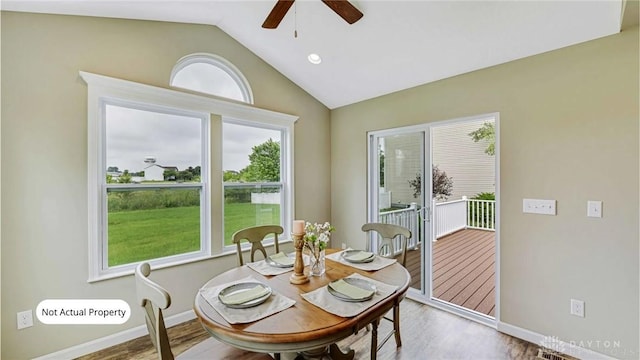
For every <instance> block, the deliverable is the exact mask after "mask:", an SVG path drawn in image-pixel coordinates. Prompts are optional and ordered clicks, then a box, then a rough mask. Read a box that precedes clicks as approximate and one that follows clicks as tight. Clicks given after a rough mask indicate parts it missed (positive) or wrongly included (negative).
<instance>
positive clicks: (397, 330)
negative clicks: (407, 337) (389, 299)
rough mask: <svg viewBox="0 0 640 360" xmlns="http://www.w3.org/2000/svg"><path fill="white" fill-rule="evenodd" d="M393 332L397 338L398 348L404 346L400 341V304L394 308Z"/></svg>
mask: <svg viewBox="0 0 640 360" xmlns="http://www.w3.org/2000/svg"><path fill="white" fill-rule="evenodd" d="M393 332H394V333H395V336H396V347H400V346H402V340H401V339H400V304H397V305H395V306H394V307H393Z"/></svg>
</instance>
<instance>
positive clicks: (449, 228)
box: [370, 197, 496, 254]
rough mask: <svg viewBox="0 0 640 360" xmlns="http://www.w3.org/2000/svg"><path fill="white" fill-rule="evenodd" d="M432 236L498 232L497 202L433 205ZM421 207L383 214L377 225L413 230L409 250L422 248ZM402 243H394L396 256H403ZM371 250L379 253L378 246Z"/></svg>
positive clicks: (462, 202)
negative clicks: (465, 231)
mask: <svg viewBox="0 0 640 360" xmlns="http://www.w3.org/2000/svg"><path fill="white" fill-rule="evenodd" d="M432 209H435V210H434V214H433V227H434V229H433V233H434V235H435V239H434V240H437V239H439V238H441V237H443V236H445V235H448V234H451V233H453V232H456V231H458V230H462V229H481V230H489V231H495V213H496V202H495V200H475V199H467V198H466V197H463V198H462V199H460V200H454V201H448V202H443V203H438V204H436V203H435V201H434V202H433V204H432ZM419 210H420V209H418V205H417V204H416V203H411V205H410V206H409V207H408V208H406V209H400V210H393V211H384V212H381V213H380V214H379V217H378V221H380V222H381V223H386V224H395V225H400V226H403V227H406V228H407V229H409V230H411V234H412V236H411V239H408V243H407V248H408V249H415V248H416V247H417V246H418V245H420V241H419V240H420V232H419V231H420V225H419V224H420V218H419V216H420V215H419ZM400 242H401V239H400V238H397V239H396V240H395V243H394V254H399V253H400ZM370 249H372V250H373V251H375V250H376V247H375V245H373V246H371V247H370Z"/></svg>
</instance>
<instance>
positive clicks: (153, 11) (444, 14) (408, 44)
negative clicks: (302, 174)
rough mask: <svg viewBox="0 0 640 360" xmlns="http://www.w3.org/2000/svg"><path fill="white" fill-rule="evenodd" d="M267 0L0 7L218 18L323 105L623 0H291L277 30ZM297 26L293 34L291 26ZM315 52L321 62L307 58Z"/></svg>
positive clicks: (571, 38)
mask: <svg viewBox="0 0 640 360" xmlns="http://www.w3.org/2000/svg"><path fill="white" fill-rule="evenodd" d="M275 2H276V1H275V0H273V1H270V0H262V1H206V0H200V1H134V0H129V1H104V0H103V1H99V0H84V1H24V0H22V1H2V4H1V6H2V9H3V10H12V11H29V12H44V13H54V14H72V15H89V16H104V17H117V18H127V19H146V20H159V21H172V22H185V23H198V24H210V25H216V26H218V27H219V28H220V29H221V30H223V31H224V32H226V33H227V34H229V35H230V36H231V37H233V38H234V39H236V40H237V41H238V42H240V43H242V44H243V45H244V46H246V47H247V48H248V49H250V50H251V51H252V52H254V53H255V54H256V55H258V56H259V57H261V58H262V59H264V60H265V61H266V62H267V63H269V64H270V65H271V66H273V67H274V68H276V69H277V70H278V71H280V72H281V73H282V74H284V75H285V76H287V77H288V78H289V79H291V80H292V81H293V82H295V83H296V84H298V85H299V86H300V87H302V88H303V89H305V90H306V91H307V92H309V93H310V94H311V95H312V96H314V97H315V98H317V99H318V100H319V101H321V102H322V103H323V104H325V105H326V106H327V107H328V108H331V109H333V108H337V107H340V106H344V105H348V104H352V103H356V102H359V101H363V100H366V99H370V98H374V97H377V96H380V95H384V94H388V93H392V92H395V91H399V90H403V89H407V88H410V87H414V86H417V85H421V84H425V83H429V82H433V81H437V80H440V79H444V78H448V77H452V76H456V75H459V74H463V73H466V72H470V71H474V70H478V69H482V68H486V67H490V66H493V65H497V64H501V63H505V62H508V61H512V60H516V59H520V58H524V57H527V56H532V55H536V54H540V53H543V52H547V51H551V50H554V49H558V48H562V47H565V46H569V45H573V44H577V43H580V42H585V41H589V40H593V39H596V38H599V37H603V36H608V35H612V34H615V33H617V32H619V31H620V27H621V21H622V20H621V19H622V9H623V1H621V0H599V1H597V0H596V1H593V0H589V1H580V0H576V1H525V0H508V1H505V0H502V1H482V0H476V1H366V0H361V1H352V3H353V4H354V5H355V6H356V7H357V8H358V9H359V10H360V11H361V12H362V13H364V16H363V17H362V19H360V20H359V21H358V22H356V23H354V24H353V25H349V24H348V23H347V22H345V21H344V20H343V19H342V18H340V17H339V16H337V15H336V13H334V12H333V11H332V10H331V9H329V8H328V7H327V6H325V4H323V3H322V2H321V1H320V0H298V1H296V2H295V3H294V5H293V7H291V9H289V11H288V12H287V14H286V15H285V17H284V19H283V21H282V22H281V23H280V25H279V26H278V28H277V29H263V28H262V27H261V25H262V23H263V22H264V20H265V18H266V16H267V15H268V14H269V12H270V11H271V8H272V7H273V5H274V4H275ZM295 33H297V37H296V36H294V34H295ZM311 53H317V54H319V55H320V56H321V58H322V63H321V64H318V65H314V64H311V63H310V62H309V61H308V59H307V57H308V55H309V54H311Z"/></svg>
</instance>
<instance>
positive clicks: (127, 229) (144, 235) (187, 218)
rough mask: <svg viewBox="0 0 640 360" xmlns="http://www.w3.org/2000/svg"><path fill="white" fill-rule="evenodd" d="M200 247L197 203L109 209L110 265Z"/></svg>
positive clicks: (158, 256) (193, 249) (163, 255)
mask: <svg viewBox="0 0 640 360" xmlns="http://www.w3.org/2000/svg"><path fill="white" fill-rule="evenodd" d="M199 249H200V207H198V206H185V207H176V208H166V209H150V210H132V211H118V212H110V213H109V266H115V265H122V264H129V263H132V262H136V261H141V260H149V259H153V258H160V257H165V256H170V255H175V254H181V253H186V252H191V251H197V250H199Z"/></svg>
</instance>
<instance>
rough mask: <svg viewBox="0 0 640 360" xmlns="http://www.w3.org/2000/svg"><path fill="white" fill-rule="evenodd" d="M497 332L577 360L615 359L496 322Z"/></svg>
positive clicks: (553, 338)
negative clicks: (543, 345) (544, 345)
mask: <svg viewBox="0 0 640 360" xmlns="http://www.w3.org/2000/svg"><path fill="white" fill-rule="evenodd" d="M497 330H498V331H500V332H501V333H505V334H507V335H511V336H513V337H517V338H519V339H522V340H526V341H528V342H530V343H533V344H536V345H540V347H542V344H549V345H551V346H549V345H548V346H547V347H549V348H551V350H556V351H559V352H561V353H563V354H565V355H569V356H572V357H575V358H578V359H589V360H615V358H613V357H610V356H608V355H605V354H602V353H599V352H595V351H593V350H590V349H587V348H583V347H580V346H577V345H575V344H571V343H567V342H564V341H562V340H560V339H558V338H556V337H552V336H545V335H542V334H538V333H536V332H533V331H530V330H527V329H523V328H521V327H517V326H514V325H511V324H507V323H504V322H498V326H497Z"/></svg>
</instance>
